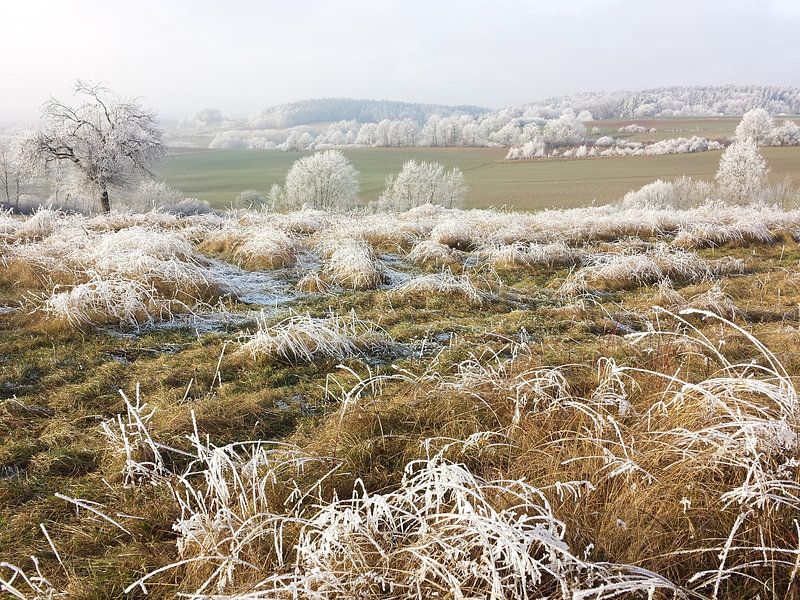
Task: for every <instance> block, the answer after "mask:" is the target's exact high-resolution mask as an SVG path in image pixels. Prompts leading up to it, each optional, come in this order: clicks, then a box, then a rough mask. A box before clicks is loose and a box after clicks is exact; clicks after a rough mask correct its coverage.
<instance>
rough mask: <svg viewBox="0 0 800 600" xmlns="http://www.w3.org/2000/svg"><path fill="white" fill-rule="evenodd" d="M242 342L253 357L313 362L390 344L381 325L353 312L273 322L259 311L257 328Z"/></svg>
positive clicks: (244, 349)
mask: <svg viewBox="0 0 800 600" xmlns="http://www.w3.org/2000/svg"><path fill="white" fill-rule="evenodd" d="M241 342H242V347H241V348H242V351H244V352H249V353H250V354H251V355H252V356H253V357H254V358H258V357H271V358H278V359H283V360H286V361H289V362H312V361H314V360H315V359H317V358H330V359H334V360H345V359H347V358H351V357H354V356H359V355H361V354H362V352H375V351H381V350H385V349H386V348H388V347H389V346H390V345H391V344H392V341H391V339H390V338H388V336H386V334H385V333H384V332H383V331H382V330H381V329H379V328H378V327H377V326H375V325H373V324H371V323H367V322H365V321H362V320H360V319H358V318H357V317H356V316H355V313H352V314H350V315H349V316H346V317H344V316H339V315H333V314H332V315H330V316H328V317H323V318H316V317H311V316H309V315H308V314H305V315H292V316H290V317H287V318H285V319H283V320H282V321H279V322H278V323H276V324H274V325H270V324H269V322H268V320H267V318H266V317H265V316H264V315H262V316H261V317H259V319H258V329H257V330H256V332H255V333H253V334H252V335H250V336H248V337H245V338H243V339H242V340H241Z"/></svg>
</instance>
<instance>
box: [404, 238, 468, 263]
mask: <svg viewBox="0 0 800 600" xmlns="http://www.w3.org/2000/svg"><path fill="white" fill-rule="evenodd" d="M408 260H410V261H411V262H412V263H414V264H415V265H419V266H425V267H427V266H432V267H451V266H455V265H458V264H460V262H461V261H460V260H459V257H458V254H457V251H455V250H453V249H452V248H451V247H450V246H446V245H444V244H440V243H439V242H435V241H433V240H423V241H421V242H419V243H418V244H416V245H415V246H414V248H413V249H412V250H411V252H409V254H408Z"/></svg>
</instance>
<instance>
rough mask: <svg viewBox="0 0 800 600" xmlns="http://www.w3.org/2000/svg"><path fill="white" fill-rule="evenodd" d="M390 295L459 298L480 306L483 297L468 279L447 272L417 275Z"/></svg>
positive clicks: (393, 290)
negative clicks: (452, 296) (451, 296)
mask: <svg viewBox="0 0 800 600" xmlns="http://www.w3.org/2000/svg"><path fill="white" fill-rule="evenodd" d="M390 293H391V295H392V296H396V297H400V298H418V299H419V298H425V297H427V296H429V295H431V294H433V295H440V296H450V295H454V296H460V297H462V298H463V299H464V300H466V301H467V302H470V303H472V304H481V303H482V302H483V296H482V294H481V292H480V291H479V290H478V288H476V287H475V285H474V284H473V283H472V281H471V280H470V278H469V277H468V276H467V275H466V274H464V275H453V274H452V273H451V272H449V271H443V272H441V273H431V274H429V275H419V276H417V277H412V278H411V279H409V280H407V281H405V282H403V283H401V284H400V285H398V286H397V287H395V288H393V289H392V290H391V292H390Z"/></svg>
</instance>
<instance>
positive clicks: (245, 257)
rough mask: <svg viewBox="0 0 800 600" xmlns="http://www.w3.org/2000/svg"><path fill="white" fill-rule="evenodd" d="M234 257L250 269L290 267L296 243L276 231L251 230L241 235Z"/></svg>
mask: <svg viewBox="0 0 800 600" xmlns="http://www.w3.org/2000/svg"><path fill="white" fill-rule="evenodd" d="M242 237H243V242H242V243H241V244H240V245H239V247H238V248H237V249H236V253H235V256H236V258H237V260H238V261H239V262H240V263H241V264H242V266H244V267H247V268H250V269H276V268H281V267H290V266H292V265H293V264H294V263H295V260H296V258H297V251H298V246H297V243H296V242H295V241H294V240H293V239H292V238H290V237H289V236H288V235H286V234H285V233H283V232H281V231H279V230H277V229H269V228H252V229H249V230H247V231H245V232H244V233H243V236H242Z"/></svg>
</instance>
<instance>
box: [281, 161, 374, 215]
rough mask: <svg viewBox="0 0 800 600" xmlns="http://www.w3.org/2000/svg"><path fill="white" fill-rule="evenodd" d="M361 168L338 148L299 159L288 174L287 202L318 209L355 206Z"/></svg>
mask: <svg viewBox="0 0 800 600" xmlns="http://www.w3.org/2000/svg"><path fill="white" fill-rule="evenodd" d="M358 190H359V183H358V171H356V170H355V168H354V167H353V165H352V164H351V163H350V161H349V160H347V159H346V158H345V156H344V155H343V154H342V153H341V152H339V151H338V150H327V151H325V152H317V153H315V154H312V155H311V156H306V157H304V158H301V159H300V160H297V161H295V163H294V164H293V165H292V168H291V169H289V172H288V173H287V174H286V184H285V185H284V194H285V199H284V202H285V205H286V207H287V208H290V209H299V208H302V207H303V206H308V207H309V208H315V209H325V210H331V209H341V208H352V207H354V206H356V204H357V202H358Z"/></svg>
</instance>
